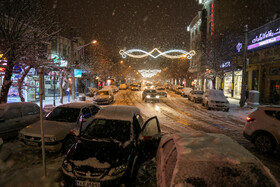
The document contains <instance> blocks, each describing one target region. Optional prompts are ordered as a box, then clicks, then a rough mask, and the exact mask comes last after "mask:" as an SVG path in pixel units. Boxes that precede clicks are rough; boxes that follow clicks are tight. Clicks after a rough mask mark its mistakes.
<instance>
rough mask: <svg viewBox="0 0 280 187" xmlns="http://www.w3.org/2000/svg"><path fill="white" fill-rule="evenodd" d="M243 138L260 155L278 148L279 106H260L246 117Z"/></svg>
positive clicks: (279, 131)
mask: <svg viewBox="0 0 280 187" xmlns="http://www.w3.org/2000/svg"><path fill="white" fill-rule="evenodd" d="M243 134H244V136H245V137H246V138H247V139H248V140H250V141H251V142H252V143H253V144H255V146H256V147H257V149H258V150H259V151H260V152H262V153H273V152H274V151H275V150H276V148H278V149H279V147H280V106H279V105H278V106H260V107H258V109H257V110H256V111H254V112H252V113H251V114H249V115H248V117H247V122H246V123H245V127H244V130H243Z"/></svg>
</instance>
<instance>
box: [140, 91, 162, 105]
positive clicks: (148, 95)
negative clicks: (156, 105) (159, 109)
mask: <svg viewBox="0 0 280 187" xmlns="http://www.w3.org/2000/svg"><path fill="white" fill-rule="evenodd" d="M142 100H144V101H145V102H148V101H154V102H159V95H158V93H157V91H156V90H155V89H145V90H144V91H143V93H142Z"/></svg>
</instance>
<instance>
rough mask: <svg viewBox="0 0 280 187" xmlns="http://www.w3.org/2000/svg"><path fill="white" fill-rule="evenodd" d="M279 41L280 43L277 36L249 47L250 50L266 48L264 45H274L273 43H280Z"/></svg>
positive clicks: (279, 37) (279, 38)
mask: <svg viewBox="0 0 280 187" xmlns="http://www.w3.org/2000/svg"><path fill="white" fill-rule="evenodd" d="M278 41H280V36H276V37H274V38H270V39H267V40H264V41H262V42H259V43H256V44H252V45H249V46H248V50H250V49H254V48H257V47H261V46H264V45H268V44H272V43H275V42H278Z"/></svg>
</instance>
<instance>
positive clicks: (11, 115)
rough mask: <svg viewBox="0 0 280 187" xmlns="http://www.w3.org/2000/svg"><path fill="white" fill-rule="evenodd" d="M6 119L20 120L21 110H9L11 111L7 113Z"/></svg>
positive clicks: (16, 108) (15, 108)
mask: <svg viewBox="0 0 280 187" xmlns="http://www.w3.org/2000/svg"><path fill="white" fill-rule="evenodd" d="M4 117H5V119H12V118H20V117H21V108H20V107H12V108H9V110H8V111H7V113H6V115H5V116H4Z"/></svg>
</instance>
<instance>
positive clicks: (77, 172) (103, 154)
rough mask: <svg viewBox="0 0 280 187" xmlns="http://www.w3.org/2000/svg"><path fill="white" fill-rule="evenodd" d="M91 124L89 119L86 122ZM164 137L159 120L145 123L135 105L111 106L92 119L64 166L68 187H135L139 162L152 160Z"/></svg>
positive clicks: (67, 156)
mask: <svg viewBox="0 0 280 187" xmlns="http://www.w3.org/2000/svg"><path fill="white" fill-rule="evenodd" d="M87 121H89V119H88V120H87ZM160 138H161V131H160V126H159V122H158V119H157V117H152V118H150V119H148V120H147V121H146V122H145V123H143V120H142V117H141V115H140V110H139V109H138V108H137V107H132V106H108V107H104V108H102V109H101V110H100V111H99V113H98V114H97V115H96V116H95V117H93V118H92V119H90V123H89V124H88V125H87V127H86V129H85V130H84V131H81V132H80V136H79V140H78V141H77V142H76V143H75V144H74V145H73V146H72V147H71V149H70V150H69V151H68V153H67V154H66V156H65V159H64V161H63V163H62V173H63V181H62V183H63V184H64V185H65V186H74V185H76V186H122V185H123V184H125V186H133V182H134V181H135V176H136V172H137V169H136V168H137V165H138V160H139V159H142V158H146V157H151V156H154V155H155V154H156V150H157V147H158V144H159V142H160Z"/></svg>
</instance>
